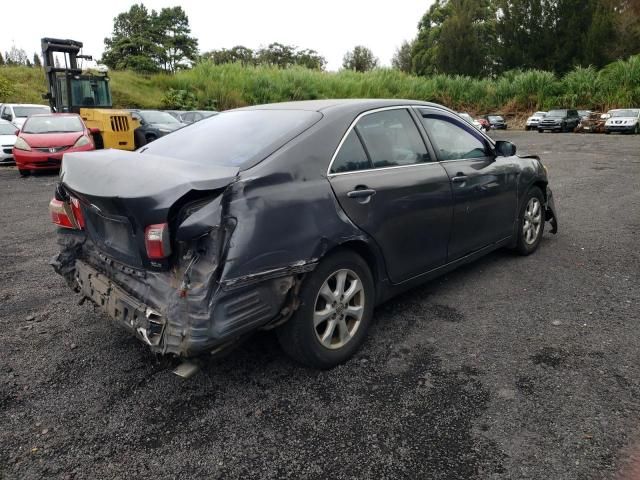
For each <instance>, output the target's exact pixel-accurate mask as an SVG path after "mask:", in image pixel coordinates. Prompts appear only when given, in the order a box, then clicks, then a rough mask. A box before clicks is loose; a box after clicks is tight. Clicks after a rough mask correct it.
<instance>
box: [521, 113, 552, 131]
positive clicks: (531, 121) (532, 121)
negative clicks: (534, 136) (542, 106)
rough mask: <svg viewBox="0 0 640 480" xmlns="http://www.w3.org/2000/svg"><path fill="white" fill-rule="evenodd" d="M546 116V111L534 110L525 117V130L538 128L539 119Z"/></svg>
mask: <svg viewBox="0 0 640 480" xmlns="http://www.w3.org/2000/svg"><path fill="white" fill-rule="evenodd" d="M546 116H547V112H536V113H534V114H533V115H531V116H530V117H529V118H527V123H526V124H525V127H524V129H525V130H535V129H537V128H538V124H539V123H540V120H542V119H543V118H544V117H546Z"/></svg>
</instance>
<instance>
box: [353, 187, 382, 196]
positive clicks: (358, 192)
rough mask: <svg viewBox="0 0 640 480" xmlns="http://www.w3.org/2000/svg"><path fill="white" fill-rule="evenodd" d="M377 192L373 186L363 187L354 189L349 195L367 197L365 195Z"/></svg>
mask: <svg viewBox="0 0 640 480" xmlns="http://www.w3.org/2000/svg"><path fill="white" fill-rule="evenodd" d="M375 194H376V191H375V190H374V189H372V188H361V189H357V190H352V191H351V192H349V193H347V197H349V198H365V197H371V196H372V195H375Z"/></svg>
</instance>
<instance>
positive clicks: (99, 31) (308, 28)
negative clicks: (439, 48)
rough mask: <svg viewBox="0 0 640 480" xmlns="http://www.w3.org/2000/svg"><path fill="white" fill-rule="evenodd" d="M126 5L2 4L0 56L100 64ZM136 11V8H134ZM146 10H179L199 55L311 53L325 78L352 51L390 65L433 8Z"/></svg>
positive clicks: (278, 1) (251, 5) (200, 3)
mask: <svg viewBox="0 0 640 480" xmlns="http://www.w3.org/2000/svg"><path fill="white" fill-rule="evenodd" d="M133 3H137V2H134V1H132V0H104V1H90V0H84V1H83V0H75V1H72V0H3V1H2V6H1V7H0V12H1V13H2V19H3V21H2V27H1V28H0V50H1V51H2V52H3V54H4V52H6V51H7V50H9V48H11V45H12V44H15V45H16V46H17V47H19V48H23V49H24V50H26V52H27V54H28V56H29V58H32V57H33V54H34V52H36V51H37V52H38V53H40V38H41V37H45V36H48V37H57V38H71V39H73V40H79V41H81V42H84V53H86V54H89V55H93V56H94V57H99V56H100V55H101V53H102V51H103V48H104V37H106V36H109V35H110V34H111V31H112V29H113V18H114V17H115V16H116V15H117V14H118V13H120V12H123V11H126V10H128V9H129V7H130V6H131V5H132V4H133ZM138 3H139V2H138ZM142 3H144V5H145V6H146V7H147V8H148V9H149V10H151V9H155V10H159V9H161V8H162V7H170V6H175V5H181V6H182V8H183V9H184V10H185V11H186V12H187V15H188V16H189V22H190V24H191V31H192V34H193V35H194V36H195V37H196V38H197V39H198V41H199V46H200V51H207V50H212V49H219V48H223V47H225V48H229V47H232V46H234V45H244V46H246V47H249V48H257V47H259V46H260V45H267V44H269V43H271V42H280V43H285V44H290V45H296V46H298V47H301V48H311V49H314V50H317V51H318V52H319V53H320V54H321V55H323V56H324V57H325V58H326V59H327V61H328V65H327V68H328V69H329V70H337V69H339V68H340V66H341V65H342V57H343V55H344V53H345V52H346V51H347V50H349V49H351V48H353V47H354V46H355V45H359V44H362V45H365V46H367V47H369V48H371V49H372V50H373V53H374V54H375V55H376V56H377V57H378V58H379V59H380V62H381V63H382V64H383V65H390V63H391V57H392V55H393V52H394V51H395V49H396V48H397V47H398V46H399V45H400V44H401V43H402V41H403V40H410V39H411V38H413V37H414V36H415V35H416V32H417V25H418V22H419V21H420V18H421V17H422V15H423V14H424V12H425V11H426V10H427V9H428V8H429V5H430V4H431V3H433V2H432V0H394V1H391V2H389V1H384V2H383V1H379V0H368V1H367V0H316V1H313V2H309V1H304V0H223V1H220V0H146V1H143V2H142Z"/></svg>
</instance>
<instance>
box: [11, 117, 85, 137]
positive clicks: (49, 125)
mask: <svg viewBox="0 0 640 480" xmlns="http://www.w3.org/2000/svg"><path fill="white" fill-rule="evenodd" d="M82 130H84V128H83V126H82V122H81V121H80V117H75V116H73V117H66V116H56V115H50V116H46V117H29V118H28V119H27V121H26V122H25V124H24V126H23V127H22V131H23V132H24V133H68V132H81V131H82Z"/></svg>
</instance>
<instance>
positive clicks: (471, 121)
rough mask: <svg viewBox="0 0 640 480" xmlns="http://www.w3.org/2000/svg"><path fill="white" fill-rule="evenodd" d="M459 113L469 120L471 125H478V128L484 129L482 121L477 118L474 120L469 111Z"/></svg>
mask: <svg viewBox="0 0 640 480" xmlns="http://www.w3.org/2000/svg"><path fill="white" fill-rule="evenodd" d="M458 115H460V116H461V117H462V118H464V119H465V120H466V121H467V122H469V123H470V124H471V125H473V126H474V127H476V128H477V129H478V130H482V125H481V124H480V122H479V121H477V120H474V119H473V118H472V117H471V115H469V114H468V113H466V112H461V113H458Z"/></svg>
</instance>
